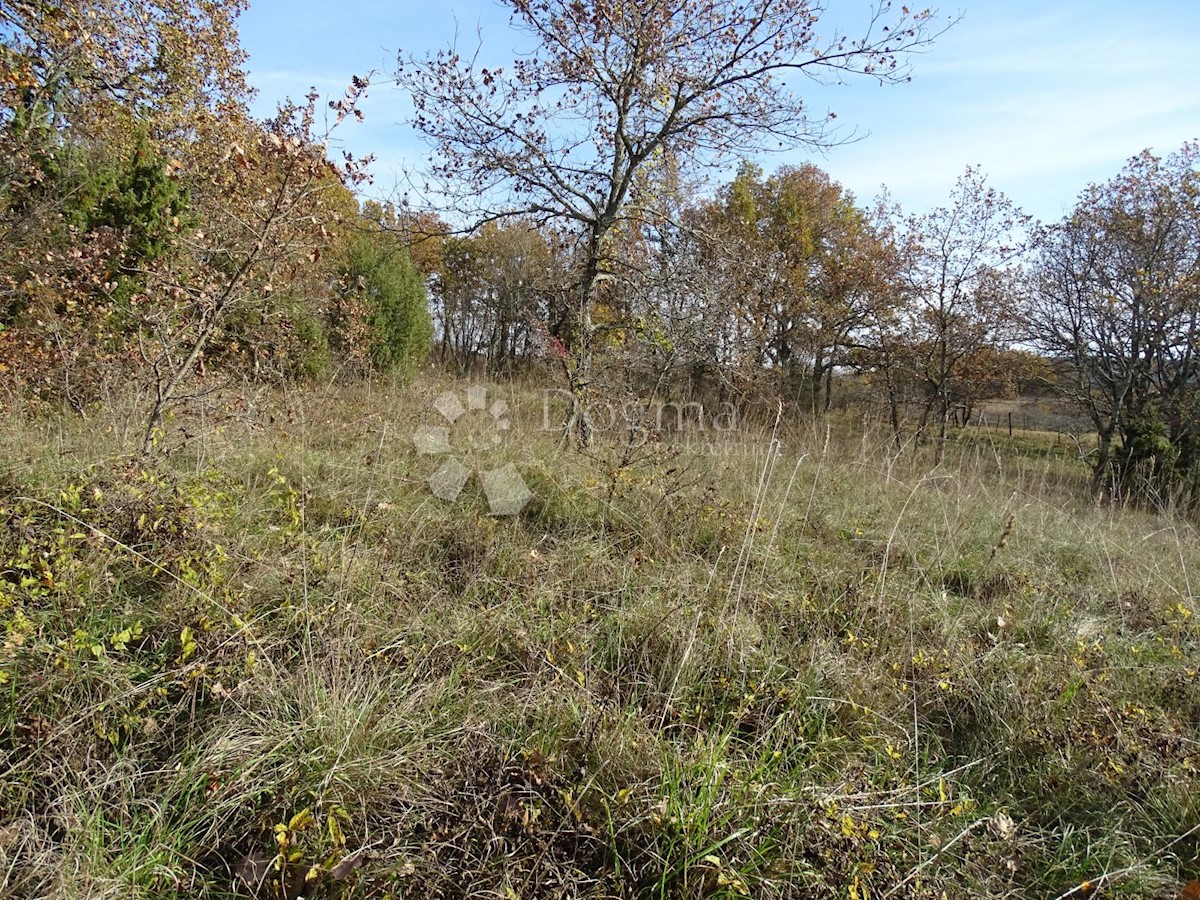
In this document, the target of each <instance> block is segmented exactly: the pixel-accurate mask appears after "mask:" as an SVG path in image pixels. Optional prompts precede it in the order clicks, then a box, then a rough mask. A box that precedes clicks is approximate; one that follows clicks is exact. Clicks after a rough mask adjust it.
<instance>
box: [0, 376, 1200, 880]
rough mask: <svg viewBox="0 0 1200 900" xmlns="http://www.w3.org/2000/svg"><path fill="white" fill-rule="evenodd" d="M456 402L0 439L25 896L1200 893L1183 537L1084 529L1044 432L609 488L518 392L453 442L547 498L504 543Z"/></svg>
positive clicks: (10, 838)
mask: <svg viewBox="0 0 1200 900" xmlns="http://www.w3.org/2000/svg"><path fill="white" fill-rule="evenodd" d="M465 389H466V385H465V384H458V383H454V382H448V381H439V380H432V379H427V380H425V381H421V382H419V383H417V384H416V385H414V386H411V387H407V388H397V387H390V386H384V385H374V386H372V385H360V386H353V387H345V388H339V389H338V390H337V391H336V392H333V391H319V390H316V389H313V390H309V391H303V392H297V393H288V394H282V393H265V392H264V393H260V394H258V395H256V396H253V397H251V396H245V397H242V398H240V400H238V401H237V402H230V403H225V404H223V405H222V408H224V409H225V410H226V412H225V413H222V414H221V415H219V416H218V415H216V414H215V413H213V412H211V411H210V412H208V413H206V414H203V415H202V414H201V413H200V412H198V411H197V412H193V413H189V414H188V415H186V416H181V417H179V418H177V419H175V420H174V421H172V422H171V423H170V427H169V428H168V429H167V430H166V433H165V434H164V435H163V437H162V440H161V442H160V446H159V451H158V453H157V455H156V456H155V458H154V460H153V462H150V463H142V462H139V461H137V460H136V459H135V458H134V457H132V456H131V455H130V448H131V447H132V446H133V445H134V443H135V439H136V435H137V424H138V419H137V416H136V415H135V413H134V412H129V413H125V412H122V411H120V410H107V411H98V412H95V413H93V414H92V415H91V416H90V417H89V418H88V419H86V420H81V419H78V418H63V419H56V418H47V419H38V420H30V421H26V420H22V419H20V418H10V419H9V420H7V421H5V422H4V423H2V424H0V522H2V527H0V618H2V619H3V623H4V629H5V634H4V644H3V648H2V649H0V691H2V692H3V697H4V701H3V703H2V704H0V773H2V774H0V884H2V885H3V888H2V889H0V895H2V896H4V897H13V898H18V897H20V898H25V897H61V898H68V897H69V898H76V897H113V898H118V897H120V898H125V897H135V898H159V897H179V898H183V897H189V898H191V897H202V898H216V897H232V896H261V897H284V898H295V897H300V896H304V897H363V898H365V897H378V898H382V897H389V896H391V897H414V898H418V897H420V898H424V897H495V898H566V897H596V898H599V897H629V898H633V897H651V898H659V897H662V898H668V897H669V898H675V897H679V898H692V897H696V898H699V897H730V898H732V897H756V898H776V897H797V898H809V897H812V898H826V897H828V898H853V900H865V898H885V897H897V898H899V897H910V898H915V897H922V898H941V897H947V898H960V897H961V898H975V897H1014V898H1016V897H1020V898H1065V897H1140V898H1174V897H1176V896H1178V895H1179V892H1180V889H1181V888H1182V886H1183V884H1184V883H1186V882H1187V881H1189V880H1190V879H1193V878H1196V877H1198V876H1200V860H1198V858H1197V836H1198V835H1200V691H1198V682H1197V678H1198V676H1197V668H1198V666H1200V630H1198V628H1197V620H1196V611H1197V609H1196V595H1195V591H1194V588H1193V585H1192V582H1191V578H1192V573H1193V571H1195V572H1197V573H1198V575H1200V545H1198V544H1197V534H1196V529H1195V527H1194V525H1193V524H1192V523H1191V522H1190V521H1187V520H1185V519H1183V518H1182V517H1179V516H1177V515H1175V514H1173V513H1171V512H1169V511H1151V510H1131V509H1119V508H1113V507H1110V506H1103V505H1096V504H1094V503H1091V502H1089V500H1088V498H1087V480H1088V479H1087V475H1088V472H1087V469H1086V467H1085V466H1084V465H1083V464H1082V463H1081V462H1080V461H1079V460H1078V456H1077V453H1076V451H1075V448H1073V447H1070V446H1067V445H1065V444H1061V443H1060V444H1059V445H1057V446H1056V445H1055V440H1054V436H1053V435H1047V436H1039V435H1038V434H1036V433H1032V432H1026V433H1020V434H1017V435H1014V437H1013V439H1012V440H1009V439H1008V437H1007V435H1005V434H1003V433H1001V432H991V431H982V430H977V429H968V430H966V431H963V432H956V433H955V435H954V443H953V444H952V446H951V449H950V452H949V454H948V456H947V461H946V462H945V463H944V464H943V465H941V466H940V467H937V468H932V467H931V464H930V459H931V457H929V456H927V455H926V454H925V451H924V450H921V451H916V452H914V451H913V450H912V449H911V448H908V449H905V450H903V451H902V452H896V451H894V450H893V448H892V446H891V443H890V440H889V434H888V433H887V431H886V429H885V428H883V427H881V426H877V425H874V424H872V423H866V422H863V421H860V420H857V419H854V418H852V417H842V418H834V419H831V420H829V421H828V422H819V423H816V424H788V423H787V422H784V423H782V424H780V425H779V426H778V428H775V427H774V425H773V422H772V421H771V420H770V418H769V417H768V418H766V419H764V420H763V421H761V422H758V423H756V424H752V423H748V422H743V423H738V425H737V427H731V428H729V429H727V430H723V431H720V432H714V431H712V430H709V431H707V432H705V433H703V434H698V433H694V432H689V431H688V430H687V429H685V430H684V431H683V432H677V433H676V434H674V435H673V436H672V438H673V440H674V441H675V444H676V446H674V447H671V446H668V445H665V444H654V445H649V446H647V447H644V448H641V449H640V450H639V451H638V452H637V453H635V454H634V455H633V458H632V459H629V460H626V462H627V463H628V464H627V465H625V466H620V465H618V463H620V462H621V461H622V459H621V453H620V450H619V448H617V447H615V446H614V445H613V441H612V437H613V435H612V434H611V433H608V432H605V433H602V435H601V441H600V442H599V446H598V448H597V449H596V451H595V452H594V453H591V454H589V455H582V454H580V453H578V452H576V451H574V450H572V449H569V448H566V447H563V446H562V444H561V441H560V440H559V439H558V436H557V434H556V433H554V431H553V430H552V429H551V430H547V429H544V428H543V427H542V426H543V424H544V423H543V418H544V416H543V407H542V403H543V400H542V399H541V397H540V396H539V395H538V393H537V392H536V391H534V390H532V389H518V388H514V387H511V386H510V387H504V388H495V389H493V393H492V395H491V397H492V398H495V397H497V396H499V397H501V398H503V399H505V400H506V402H507V403H508V405H509V409H510V411H509V413H508V415H507V417H506V418H507V420H508V421H510V422H511V424H512V427H511V428H509V429H508V430H506V431H502V432H499V433H498V434H497V436H498V437H499V438H501V440H500V442H499V443H498V444H491V443H490V438H489V437H488V436H487V435H486V434H484V433H483V432H486V431H487V430H488V429H489V428H492V427H493V426H495V425H496V423H497V421H496V419H495V418H493V419H491V420H489V419H484V418H481V416H482V413H472V414H471V415H468V416H465V417H464V418H463V419H462V420H461V422H458V423H456V424H455V427H454V428H453V429H452V430H451V435H450V437H451V438H452V442H456V443H457V442H460V441H465V444H462V445H461V446H466V447H473V448H474V449H471V450H470V453H471V454H474V455H472V456H470V457H469V458H468V460H467V461H468V463H470V464H472V465H475V464H476V463H477V464H478V467H480V468H482V467H487V466H492V465H493V464H496V463H498V462H500V461H506V462H515V463H516V465H517V468H518V470H519V472H520V475H521V477H522V479H523V481H524V482H525V483H526V484H527V485H528V488H529V490H530V494H531V497H530V499H529V501H528V503H527V504H526V505H525V506H524V507H523V509H522V510H521V512H520V514H519V515H516V516H492V515H489V513H488V503H487V500H486V498H485V497H484V494H483V491H482V490H481V488H480V485H479V481H478V479H477V478H474V477H473V478H472V479H471V480H469V481H468V482H467V484H466V486H465V487H464V489H463V492H462V494H461V495H460V496H459V498H458V499H457V501H456V502H454V503H447V502H445V501H443V500H440V499H438V498H436V497H434V496H433V495H432V494H431V492H430V490H429V487H428V486H427V484H426V479H428V478H429V476H430V475H431V474H432V473H433V472H434V470H435V469H436V468H437V466H438V464H439V460H438V459H435V458H433V457H430V456H422V455H418V454H417V453H416V452H415V450H414V446H413V442H412V439H411V438H412V435H413V433H414V432H415V430H416V429H417V428H418V427H419V426H420V425H422V424H423V423H424V424H428V423H436V422H437V421H438V413H437V412H436V410H435V408H434V404H435V402H436V400H437V398H438V397H439V396H440V395H442V394H443V393H444V392H447V391H451V392H456V393H457V394H458V395H459V396H465V394H464V391H465ZM227 399H229V398H227ZM230 410H232V412H230ZM468 420H472V421H474V424H473V425H471V424H470V423H469V422H468ZM469 428H475V429H477V430H478V431H479V432H480V434H479V435H477V434H476V432H473V431H469ZM474 437H479V439H478V440H476V441H475V442H474V443H473V444H472V443H471V440H472V438H474Z"/></svg>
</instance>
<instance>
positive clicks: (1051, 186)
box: [241, 0, 1200, 222]
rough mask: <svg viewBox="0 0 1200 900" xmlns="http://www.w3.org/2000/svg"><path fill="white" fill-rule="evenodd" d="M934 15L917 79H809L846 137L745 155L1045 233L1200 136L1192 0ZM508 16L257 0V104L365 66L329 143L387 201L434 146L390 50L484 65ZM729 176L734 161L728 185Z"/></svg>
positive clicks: (1072, 0) (514, 41) (417, 4)
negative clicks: (932, 36) (361, 90)
mask: <svg viewBox="0 0 1200 900" xmlns="http://www.w3.org/2000/svg"><path fill="white" fill-rule="evenodd" d="M827 5H828V6H829V7H830V11H829V13H828V14H827V15H826V17H825V18H823V19H822V23H823V24H824V23H830V24H831V26H832V24H833V23H835V22H836V24H838V25H839V26H841V27H842V28H843V29H844V30H845V31H846V32H847V33H849V34H854V25H855V23H856V22H857V23H865V22H866V20H867V18H868V16H869V15H870V10H871V5H870V3H869V2H867V0H829V2H828V4H827ZM939 15H940V17H941V18H942V19H943V20H947V19H949V18H956V19H957V22H956V23H955V24H954V25H953V26H952V27H951V28H950V29H949V30H948V31H947V32H946V33H945V34H943V35H942V36H941V37H940V38H938V40H937V41H936V42H935V43H934V44H933V46H932V47H930V48H929V49H928V50H927V51H926V52H924V53H923V54H921V55H919V56H915V57H913V58H912V60H911V62H912V81H911V83H908V84H902V85H894V86H884V87H881V86H879V85H878V84H877V83H875V82H872V81H869V80H867V79H852V80H849V81H848V82H847V83H846V84H843V85H835V86H825V85H815V84H808V83H806V84H805V85H804V87H803V90H804V96H805V98H806V102H807V103H808V107H809V110H810V111H811V112H813V113H817V114H823V113H824V112H825V111H826V110H828V111H832V112H834V113H836V114H837V121H838V122H839V123H841V125H842V127H843V129H845V131H844V137H846V138H852V140H849V141H847V142H845V143H842V144H840V145H838V146H835V147H833V148H831V149H829V150H828V151H826V152H824V153H816V152H814V151H813V150H811V149H804V150H796V151H787V152H783V153H772V154H769V155H767V156H763V157H759V158H758V159H757V160H756V161H757V162H759V163H760V164H761V165H762V166H763V167H764V168H765V169H766V170H767V171H768V172H769V171H771V170H773V169H774V168H775V167H777V166H779V165H783V164H792V165H796V164H799V163H803V162H811V163H813V164H815V165H818V166H820V167H821V168H822V169H824V170H825V171H826V172H828V173H829V174H830V175H831V176H832V177H833V178H834V179H835V180H837V181H838V182H840V183H841V184H842V185H844V186H845V187H846V188H847V189H849V190H850V191H851V192H852V193H853V194H854V195H855V197H856V198H857V199H858V200H859V201H860V202H861V203H863V204H866V203H868V202H870V200H871V199H872V198H873V197H875V196H876V195H877V194H878V193H879V191H880V189H881V187H882V186H884V185H886V186H887V188H888V190H889V192H890V194H891V197H892V199H893V200H894V201H896V202H898V203H899V204H900V205H901V207H902V208H903V209H905V210H906V211H908V212H913V213H923V212H926V211H928V210H930V209H932V208H934V207H937V206H939V205H942V204H944V203H946V202H947V199H948V197H949V193H950V191H951V189H952V188H953V186H954V182H955V180H956V179H957V178H958V176H959V175H960V174H962V172H963V171H964V169H965V168H966V167H967V166H968V165H978V166H981V167H982V169H983V171H984V172H985V173H986V174H987V175H988V178H989V181H990V183H991V184H992V185H993V186H995V187H997V188H999V189H1000V190H1001V191H1003V192H1004V193H1005V194H1007V195H1008V196H1009V198H1010V199H1012V200H1013V202H1015V203H1016V204H1017V205H1018V206H1020V207H1021V208H1022V209H1023V210H1024V211H1025V212H1027V213H1029V214H1031V215H1033V216H1035V217H1036V218H1038V219H1040V220H1041V221H1043V222H1050V221H1055V220H1058V219H1060V218H1062V216H1063V215H1064V214H1066V213H1067V212H1069V211H1070V209H1071V207H1072V206H1073V205H1074V202H1075V200H1076V198H1077V197H1078V196H1079V194H1080V192H1081V191H1082V190H1083V189H1084V188H1085V187H1086V186H1087V185H1088V184H1091V183H1096V182H1103V181H1106V180H1107V179H1109V178H1111V177H1113V176H1114V175H1116V174H1117V173H1118V172H1119V171H1120V170H1121V168H1122V166H1123V165H1124V163H1125V161H1126V160H1127V159H1128V158H1129V157H1131V156H1133V155H1134V154H1136V153H1139V152H1141V151H1142V150H1144V149H1147V148H1150V149H1152V150H1153V151H1154V152H1156V153H1159V154H1167V153H1171V152H1173V151H1174V150H1177V149H1178V148H1179V147H1180V146H1181V145H1182V144H1183V143H1184V142H1185V141H1189V140H1194V139H1197V138H1200V0H1143V2H1142V3H1140V4H1138V5H1137V6H1136V7H1135V6H1134V5H1133V4H1128V3H1115V2H1109V0H1090V2H1089V0H1069V2H1068V0H1042V2H1032V0H1012V2H1008V0H974V2H972V0H967V2H965V3H959V4H955V5H943V6H941V7H939ZM508 19H509V17H508V13H507V11H506V10H505V9H504V8H503V7H501V6H500V4H499V3H498V2H497V0H436V2H429V0H341V2H338V3H330V2H328V0H250V6H249V9H248V10H247V11H246V12H245V13H244V14H243V16H242V20H241V36H242V46H243V49H245V50H246V52H247V53H248V54H249V61H248V63H247V69H248V72H249V80H250V83H251V84H252V85H253V86H254V87H255V88H257V89H258V92H259V94H258V97H257V98H256V101H255V110H256V112H258V113H259V114H260V115H262V116H267V115H269V114H270V113H271V112H272V111H273V109H274V107H275V104H276V103H277V102H278V101H279V100H281V99H283V98H284V97H287V96H291V97H293V98H300V97H302V96H303V95H304V94H306V93H307V92H308V90H309V89H310V88H314V87H315V88H316V90H317V91H318V92H319V93H321V95H322V96H323V97H328V98H331V99H336V98H339V97H341V96H342V95H343V93H344V92H345V88H346V85H347V84H348V83H349V80H350V77H351V76H352V75H366V74H368V73H370V72H372V71H374V72H375V73H377V74H376V76H375V78H373V80H372V88H371V90H370V92H369V94H368V96H367V98H366V100H365V101H364V102H363V104H362V106H361V109H362V111H363V113H364V121H363V123H361V124H359V123H351V122H347V123H344V124H343V126H342V127H341V128H340V129H339V131H338V134H337V139H338V140H339V141H341V142H342V143H343V144H344V146H345V147H346V149H349V150H351V151H352V152H353V153H354V154H355V155H356V156H358V155H362V154H366V153H373V154H374V155H375V157H376V162H375V164H374V165H373V166H372V170H371V171H372V173H373V175H374V183H373V185H372V186H369V187H368V188H367V189H366V190H365V192H364V193H366V194H368V195H371V194H374V195H376V196H386V195H388V194H389V193H392V192H394V191H396V190H397V186H398V185H400V184H401V181H402V172H403V171H405V170H406V169H407V170H418V171H419V169H420V166H421V163H422V161H423V160H424V159H425V158H426V157H427V153H428V151H427V148H426V147H425V145H424V144H423V143H421V141H420V138H419V137H418V136H417V135H416V134H415V133H414V132H413V131H412V130H411V129H410V128H408V127H407V126H406V125H405V124H404V121H405V119H406V117H407V113H408V109H409V107H408V104H407V101H406V98H405V96H404V95H403V93H402V92H401V91H399V90H398V89H397V88H395V87H393V86H389V85H388V83H387V78H386V75H387V73H388V72H389V71H392V70H394V68H395V59H396V53H397V51H398V50H405V51H415V52H417V53H424V52H425V51H435V50H437V49H439V48H441V47H444V46H446V45H447V44H449V43H450V42H451V41H452V40H453V39H454V37H455V34H456V33H457V34H458V35H459V43H460V46H462V45H465V44H468V43H469V44H471V45H474V43H475V41H476V35H478V39H479V41H480V42H481V53H480V58H481V61H482V62H483V64H507V63H509V62H511V59H512V56H513V53H514V50H515V49H517V48H518V47H519V44H520V41H521V38H520V36H519V35H518V34H517V33H516V32H514V31H513V30H511V29H510V27H509V24H508ZM735 169H736V161H730V163H729V169H728V172H727V173H726V174H727V177H728V178H731V177H732V175H733V172H734V170H735Z"/></svg>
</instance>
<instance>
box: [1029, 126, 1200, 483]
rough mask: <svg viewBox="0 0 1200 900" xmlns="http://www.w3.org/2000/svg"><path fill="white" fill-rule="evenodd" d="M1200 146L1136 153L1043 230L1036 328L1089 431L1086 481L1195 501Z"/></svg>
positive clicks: (1199, 413)
mask: <svg viewBox="0 0 1200 900" xmlns="http://www.w3.org/2000/svg"><path fill="white" fill-rule="evenodd" d="M1198 170H1200V144H1196V143H1189V144H1185V145H1184V146H1183V147H1182V148H1181V149H1180V150H1179V151H1177V152H1176V153H1173V154H1171V155H1169V156H1165V157H1160V156H1156V155H1154V154H1152V153H1151V152H1150V151H1148V150H1147V151H1144V152H1143V153H1141V154H1139V155H1137V156H1135V157H1133V158H1132V159H1131V160H1129V162H1128V163H1127V164H1126V166H1125V168H1124V169H1123V170H1122V171H1121V172H1120V173H1119V174H1118V175H1117V176H1115V177H1114V178H1112V179H1111V180H1110V181H1108V182H1106V183H1104V184H1096V185H1092V186H1091V187H1089V188H1088V189H1087V190H1086V191H1084V192H1083V194H1082V196H1081V197H1080V199H1079V202H1078V204H1077V205H1076V207H1075V209H1074V211H1073V212H1072V213H1071V214H1070V215H1069V216H1068V217H1066V218H1065V219H1064V220H1063V221H1062V222H1060V223H1059V224H1057V225H1055V226H1053V227H1050V228H1048V229H1046V230H1045V231H1044V232H1043V233H1042V234H1041V236H1040V240H1039V247H1038V255H1037V259H1036V264H1035V267H1034V291H1033V303H1032V308H1031V317H1030V326H1031V337H1032V339H1033V340H1034V341H1036V343H1037V345H1038V346H1039V347H1040V348H1041V350H1042V351H1043V352H1044V353H1045V354H1046V355H1047V356H1048V357H1050V358H1051V359H1052V360H1054V361H1055V362H1056V363H1057V364H1058V365H1059V367H1060V370H1061V371H1063V373H1064V376H1065V377H1061V378H1060V379H1059V380H1058V386H1059V389H1060V390H1061V391H1063V392H1064V393H1065V395H1066V396H1067V397H1068V398H1069V399H1071V400H1072V401H1073V402H1074V403H1075V404H1076V405H1077V407H1078V408H1079V409H1080V410H1081V411H1082V412H1084V413H1085V414H1086V415H1087V416H1088V418H1089V419H1090V420H1091V423H1092V425H1093V427H1094V428H1095V431H1096V438H1097V449H1096V453H1095V455H1094V457H1093V459H1092V466H1093V473H1094V479H1093V488H1094V489H1095V490H1096V491H1097V492H1109V493H1111V494H1115V495H1117V496H1134V497H1142V498H1145V497H1157V498H1169V497H1174V496H1180V495H1182V496H1183V497H1184V498H1185V499H1189V500H1194V499H1195V496H1196V491H1197V471H1198V470H1200V403H1198V402H1197V399H1196V398H1197V396H1200V395H1198V393H1197V387H1200V360H1198V358H1197V351H1198V350H1200V171H1198Z"/></svg>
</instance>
